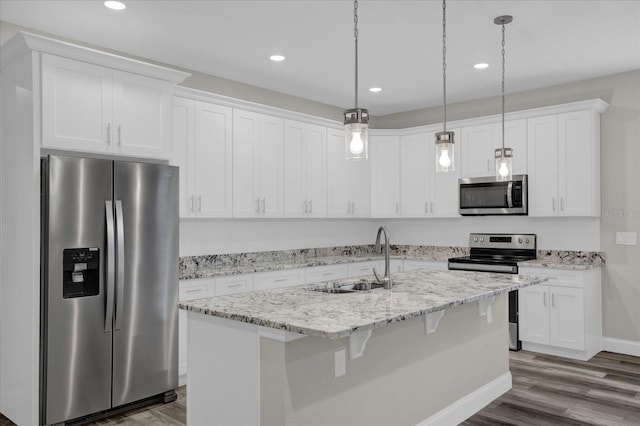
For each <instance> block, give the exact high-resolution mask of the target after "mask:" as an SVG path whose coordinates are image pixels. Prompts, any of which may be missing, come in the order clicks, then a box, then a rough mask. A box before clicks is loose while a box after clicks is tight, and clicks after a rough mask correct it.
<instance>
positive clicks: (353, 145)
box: [344, 0, 369, 160]
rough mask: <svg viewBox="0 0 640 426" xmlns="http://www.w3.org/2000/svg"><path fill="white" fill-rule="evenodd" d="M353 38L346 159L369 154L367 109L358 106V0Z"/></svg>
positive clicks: (364, 156) (354, 13)
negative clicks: (351, 102) (352, 89)
mask: <svg viewBox="0 0 640 426" xmlns="http://www.w3.org/2000/svg"><path fill="white" fill-rule="evenodd" d="M353 38H354V40H355V48H356V49H355V50H356V54H355V57H356V69H355V70H356V73H355V76H356V78H355V81H356V87H355V108H352V109H348V110H346V111H345V112H344V130H345V154H346V158H347V160H366V159H367V158H368V156H369V143H368V142H369V141H368V139H369V138H368V134H369V133H368V128H369V111H367V110H366V109H364V108H358V0H354V2H353Z"/></svg>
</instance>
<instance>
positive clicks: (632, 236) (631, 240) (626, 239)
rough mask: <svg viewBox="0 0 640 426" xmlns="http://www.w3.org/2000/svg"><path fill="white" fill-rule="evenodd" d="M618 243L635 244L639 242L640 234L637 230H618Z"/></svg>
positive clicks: (623, 244)
mask: <svg viewBox="0 0 640 426" xmlns="http://www.w3.org/2000/svg"><path fill="white" fill-rule="evenodd" d="M616 244H617V245H619V246H620V245H622V246H635V245H637V244H638V235H637V234H636V233H635V232H616Z"/></svg>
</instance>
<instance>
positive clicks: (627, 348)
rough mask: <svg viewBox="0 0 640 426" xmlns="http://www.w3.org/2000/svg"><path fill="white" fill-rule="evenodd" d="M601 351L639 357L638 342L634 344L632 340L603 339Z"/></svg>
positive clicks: (639, 344) (639, 348) (639, 346)
mask: <svg viewBox="0 0 640 426" xmlns="http://www.w3.org/2000/svg"><path fill="white" fill-rule="evenodd" d="M602 350H603V351H609V352H616V353H619V354H625V355H633V356H640V342H636V341H634V340H623V339H614V338H613V337H603V338H602Z"/></svg>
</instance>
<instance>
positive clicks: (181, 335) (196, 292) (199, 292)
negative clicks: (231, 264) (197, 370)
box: [178, 278, 216, 386]
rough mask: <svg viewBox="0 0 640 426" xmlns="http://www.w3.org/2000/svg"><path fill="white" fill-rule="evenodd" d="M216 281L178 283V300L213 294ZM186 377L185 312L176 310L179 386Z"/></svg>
mask: <svg viewBox="0 0 640 426" xmlns="http://www.w3.org/2000/svg"><path fill="white" fill-rule="evenodd" d="M215 286H216V280H215V279H214V278H202V279H195V280H184V281H180V283H179V287H178V300H180V301H181V302H183V301H186V300H193V299H200V298H202V297H211V296H213V295H214V294H215ZM186 376H187V311H184V310H182V309H179V310H178V377H179V382H180V383H179V384H180V386H182V385H184V384H185V383H186Z"/></svg>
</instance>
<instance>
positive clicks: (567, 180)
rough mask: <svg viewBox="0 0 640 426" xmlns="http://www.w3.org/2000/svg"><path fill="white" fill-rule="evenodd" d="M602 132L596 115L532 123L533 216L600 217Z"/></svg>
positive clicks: (572, 114)
mask: <svg viewBox="0 0 640 426" xmlns="http://www.w3.org/2000/svg"><path fill="white" fill-rule="evenodd" d="M598 129H599V126H598V116H597V114H596V113H594V112H593V111H576V112H569V113H563V114H557V115H549V116H544V117H536V118H531V119H529V120H528V134H529V158H528V167H529V215H530V216H599V215H600V151H599V150H600V146H599V143H598V140H599V139H598V138H599V135H598V133H599V132H598Z"/></svg>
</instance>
